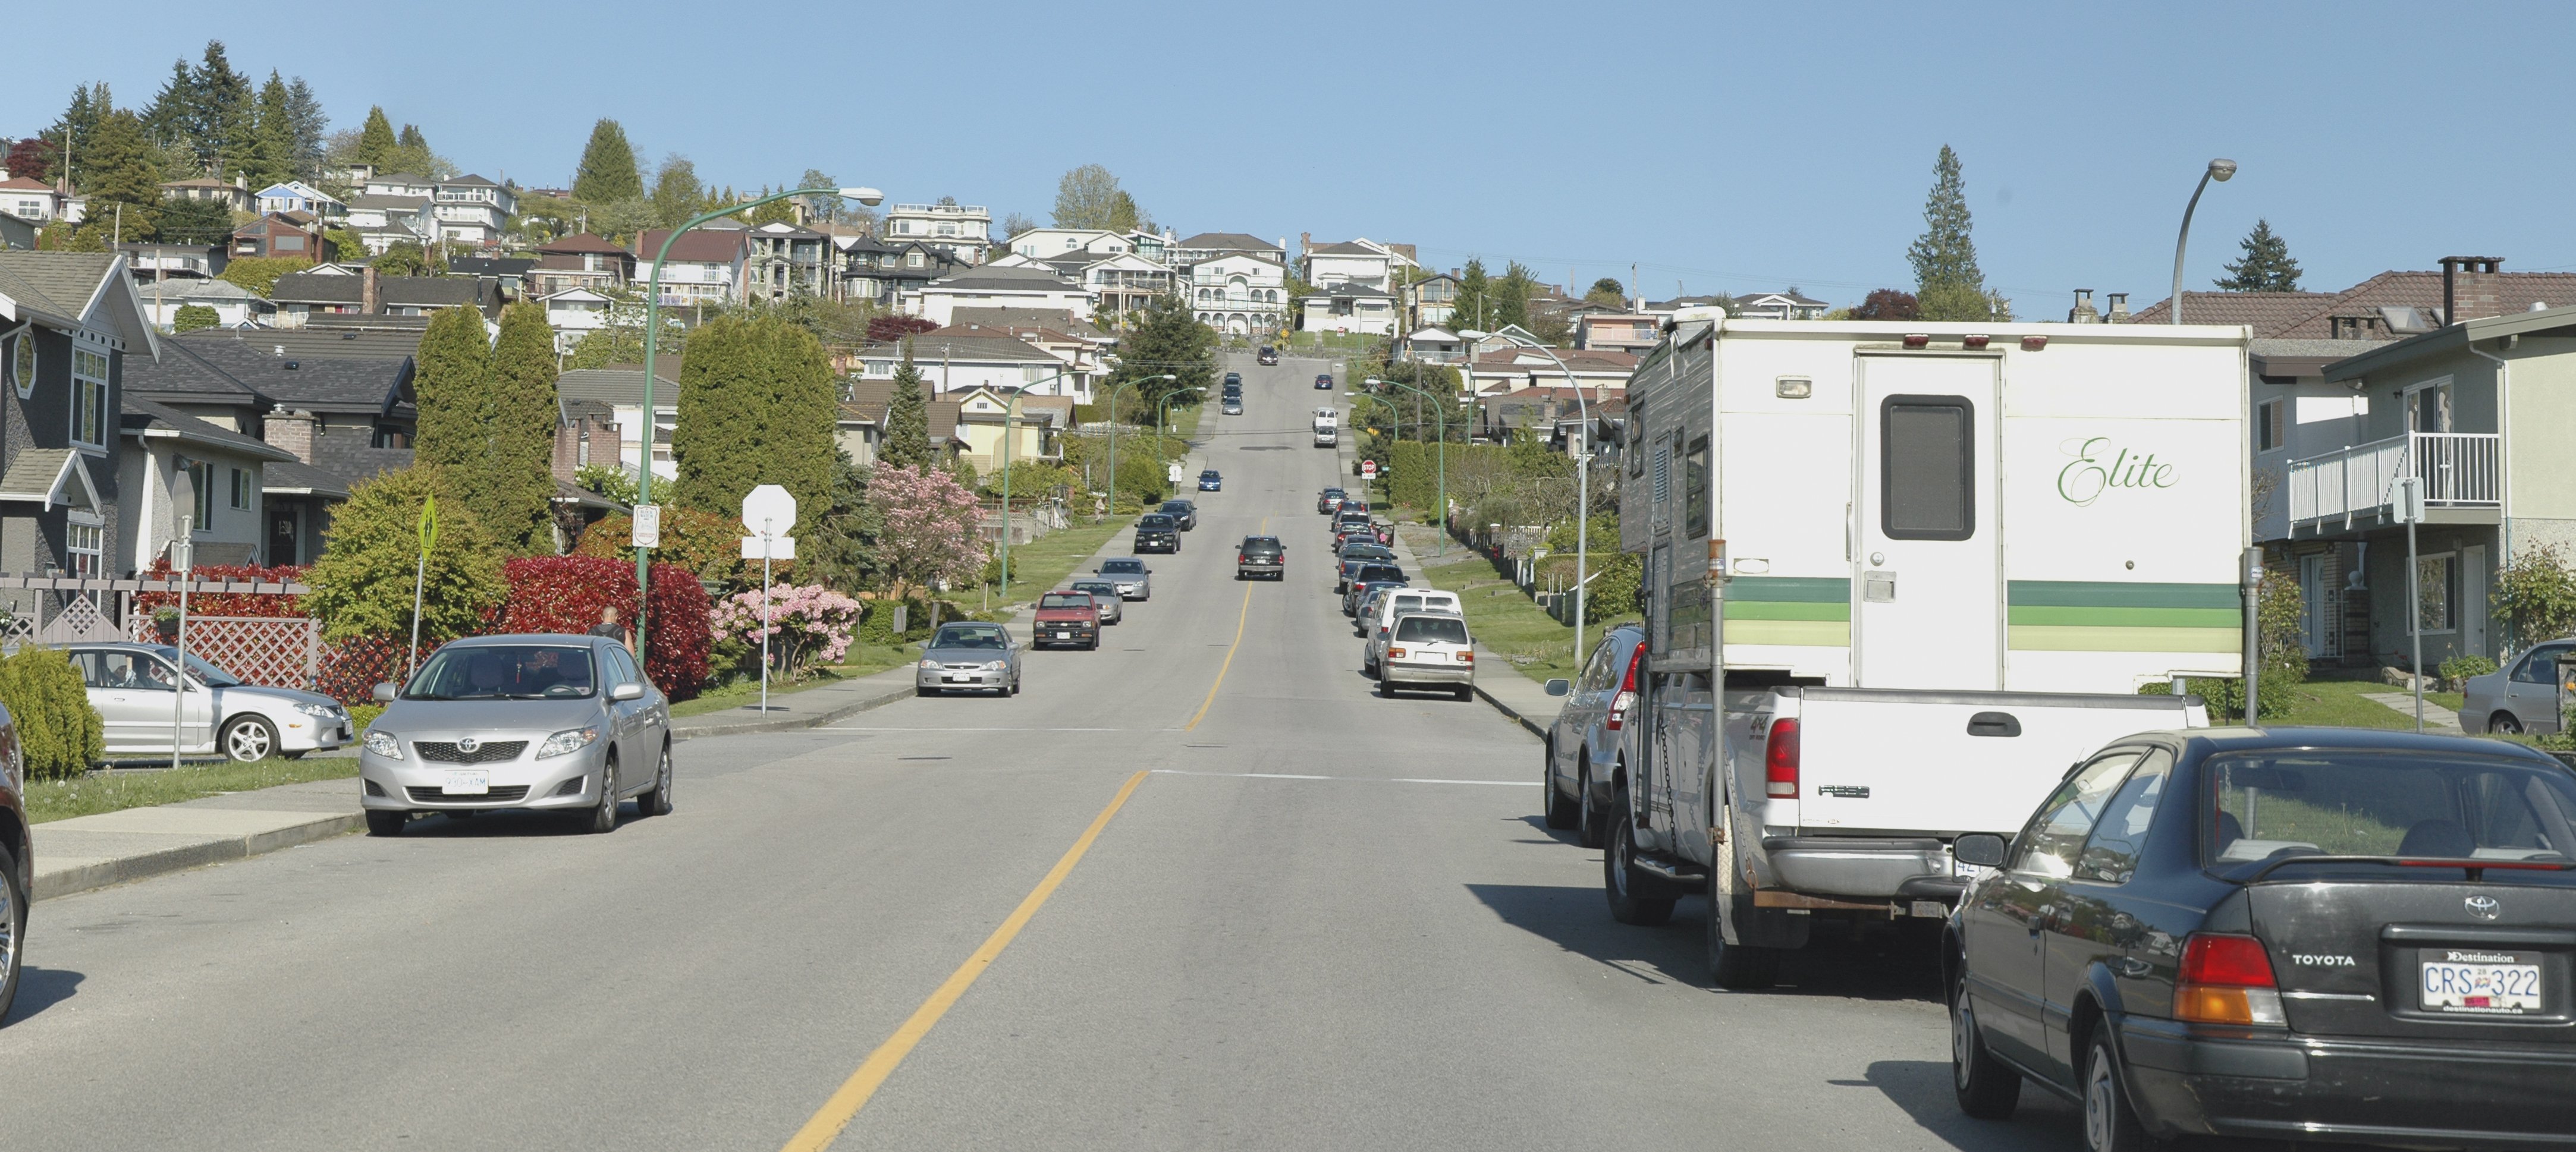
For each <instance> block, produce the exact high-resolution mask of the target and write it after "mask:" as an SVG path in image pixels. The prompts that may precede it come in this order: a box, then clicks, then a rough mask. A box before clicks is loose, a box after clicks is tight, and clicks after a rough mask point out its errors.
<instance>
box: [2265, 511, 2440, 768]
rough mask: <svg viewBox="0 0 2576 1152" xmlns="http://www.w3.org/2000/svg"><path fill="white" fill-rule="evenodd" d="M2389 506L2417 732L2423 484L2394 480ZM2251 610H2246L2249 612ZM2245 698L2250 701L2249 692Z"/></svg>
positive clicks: (2420, 695) (2421, 663) (2421, 698)
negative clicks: (2400, 549) (2397, 528)
mask: <svg viewBox="0 0 2576 1152" xmlns="http://www.w3.org/2000/svg"><path fill="white" fill-rule="evenodd" d="M2390 503H2392V504H2394V505H2395V506H2396V507H2395V508H2394V509H2392V510H2393V511H2394V512H2396V514H2397V515H2396V520H2397V522H2398V523H2400V524H2403V525H2405V526H2406V642H2407V643H2408V644H2409V645H2411V646H2412V647H2413V649H2414V651H2413V652H2412V653H2411V654H2410V655H2409V656H2408V664H2407V668H2408V670H2409V673H2410V674H2409V675H2408V677H2407V679H2408V680H2409V681H2410V682H2412V683H2413V684H2414V685H2415V730H2416V731H2418V732H2421V731H2423V730H2424V592H2423V589H2421V588H2419V587H2417V586H2416V581H2417V579H2418V578H2419V577H2420V573H2419V572H2418V571H2417V570H2416V567H2415V565H2416V559H2415V526H2416V525H2417V524H2420V523H2423V521H2424V481H2423V480H2422V479H2421V478H2419V477H2414V476H2400V477H2398V478H2397V488H2396V491H2395V493H2394V494H2393V496H2392V498H2391V500H2390ZM2252 611H2253V609H2252V608H2250V607H2249V608H2248V609H2247V612H2249V613H2251V612H2252ZM2249 626H2250V624H2249ZM2245 673H2246V675H2247V676H2249V677H2250V676H2252V675H2253V673H2254V669H2253V668H2252V667H2251V666H2250V665H2249V666H2248V667H2247V668H2246V669H2245ZM2248 697H2249V701H2250V698H2251V694H2250V693H2249V694H2248ZM2246 708H2247V711H2246V713H2245V714H2246V715H2247V716H2252V715H2253V714H2254V713H2253V711H2252V708H2253V704H2252V703H2250V702H2249V703H2248V704H2247V705H2246ZM2247 722H2248V723H2251V722H2252V721H2250V720H2249V721H2247Z"/></svg>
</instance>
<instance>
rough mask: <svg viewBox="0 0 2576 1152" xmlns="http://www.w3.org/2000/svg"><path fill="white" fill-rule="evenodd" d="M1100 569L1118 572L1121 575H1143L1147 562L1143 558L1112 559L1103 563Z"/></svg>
mask: <svg viewBox="0 0 2576 1152" xmlns="http://www.w3.org/2000/svg"><path fill="white" fill-rule="evenodd" d="M1100 570H1101V571H1103V572H1111V573H1116V574H1118V575H1121V576H1142V575H1144V574H1145V562H1144V561H1142V560H1112V561H1110V562H1108V563H1106V564H1103V565H1101V566H1100Z"/></svg>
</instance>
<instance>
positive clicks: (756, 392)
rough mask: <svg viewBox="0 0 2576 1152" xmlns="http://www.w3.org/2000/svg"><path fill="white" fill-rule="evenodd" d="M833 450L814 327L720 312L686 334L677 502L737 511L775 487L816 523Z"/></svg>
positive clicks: (825, 369) (827, 369) (826, 505)
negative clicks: (764, 488)
mask: <svg viewBox="0 0 2576 1152" xmlns="http://www.w3.org/2000/svg"><path fill="white" fill-rule="evenodd" d="M832 453H833V404H832V368H831V362H830V360H829V359H828V358H826V357H825V355H824V353H823V345H822V342H821V341H819V340H816V339H815V338H814V334H813V333H812V332H809V331H807V330H805V329H804V328H802V327H799V326H797V325H794V324H790V323H787V322H786V321H783V320H779V319H777V318H775V317H760V318H756V319H754V318H745V317H740V316H723V317H718V318H716V319H714V320H711V321H708V322H707V323H706V324H704V325H702V326H700V327H699V328H698V330H697V331H695V332H692V333H690V334H689V352H688V358H687V359H686V360H685V361H683V362H682V365H681V369H680V404H679V419H678V430H677V431H674V432H673V433H672V434H671V455H672V458H673V459H674V461H675V462H676V463H677V464H678V466H679V478H678V479H677V481H676V482H674V483H673V485H672V491H671V495H672V500H673V502H674V503H677V504H679V505H681V506H683V507H688V508H695V509H697V510H699V511H702V512H709V513H714V514H716V515H720V516H727V517H732V516H737V515H739V514H740V513H741V511H742V498H743V497H744V496H747V495H750V493H751V490H752V489H753V488H755V487H757V486H759V485H762V484H776V485H779V486H781V487H783V488H785V489H787V490H788V492H790V493H792V494H793V495H794V496H795V497H796V504H797V509H798V516H797V521H798V524H799V525H800V526H802V525H810V524H813V523H816V522H818V521H820V520H821V519H822V517H823V516H824V515H825V514H827V513H828V512H829V511H830V507H831V496H832ZM798 534H800V535H801V534H802V531H801V527H800V528H799V529H798Z"/></svg>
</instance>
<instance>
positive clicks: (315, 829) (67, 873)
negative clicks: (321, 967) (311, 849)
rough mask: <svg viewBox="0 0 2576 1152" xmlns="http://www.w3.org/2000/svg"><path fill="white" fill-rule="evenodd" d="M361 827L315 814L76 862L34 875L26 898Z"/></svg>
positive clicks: (360, 820)
mask: <svg viewBox="0 0 2576 1152" xmlns="http://www.w3.org/2000/svg"><path fill="white" fill-rule="evenodd" d="M366 826H367V818H366V816H365V814H364V813H359V812H342V813H335V814H329V815H321V816H316V817H314V818H313V819H311V820H307V821H304V822H302V823H298V824H292V825H289V826H287V827H284V828H272V829H269V830H267V831H265V832H255V833H251V834H249V835H245V836H224V837H219V838H216V839H211V840H200V841H197V842H195V843H191V844H181V845H177V846H174V847H170V848H164V849H162V850H160V851H157V852H146V853H142V854H140V855H135V856H123V857H118V858H116V859H112V860H101V861H98V862H96V863H91V864H77V865H73V866H72V867H69V868H64V869H61V870H58V871H39V872H38V873H37V874H36V885H35V892H34V894H33V897H32V898H33V899H36V900H50V899H53V898H54V897H57V896H69V895H71V894H73V893H75V892H87V891H90V890H92V889H97V888H105V887H107V886H109V885H111V884H123V883H126V882H127V881H130V880H142V879H145V878H148V877H152V876H159V875H162V874H164V873H169V872H181V871H185V870H187V869H190V868H200V867H204V866H205V865H208V864H220V863H223V862H225V861H227V860H241V859H245V858H247V857H251V856H261V855H265V854H267V853H270V852H275V851H278V850H279V849H282V848H292V847H295V846H296V845H298V844H310V843H312V842H314V841H316V840H328V839H330V838H332V837H334V836H343V835H346V834H348V833H351V832H355V831H357V830H358V829H360V828H364V827H366ZM38 827H43V825H38ZM43 863H44V862H43V861H42V860H41V859H39V860H38V861H37V864H38V867H39V868H42V867H43Z"/></svg>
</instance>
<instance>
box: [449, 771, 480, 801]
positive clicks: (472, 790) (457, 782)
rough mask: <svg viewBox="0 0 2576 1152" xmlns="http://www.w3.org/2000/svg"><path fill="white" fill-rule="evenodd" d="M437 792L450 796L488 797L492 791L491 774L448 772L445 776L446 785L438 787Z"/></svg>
mask: <svg viewBox="0 0 2576 1152" xmlns="http://www.w3.org/2000/svg"><path fill="white" fill-rule="evenodd" d="M439 791H441V792H445V793H447V794H448V795H450V796H484V795H489V794H490V793H491V791H492V774H491V773H489V772H461V771H450V772H449V773H448V774H447V783H446V784H444V785H441V786H440V787H439Z"/></svg>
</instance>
